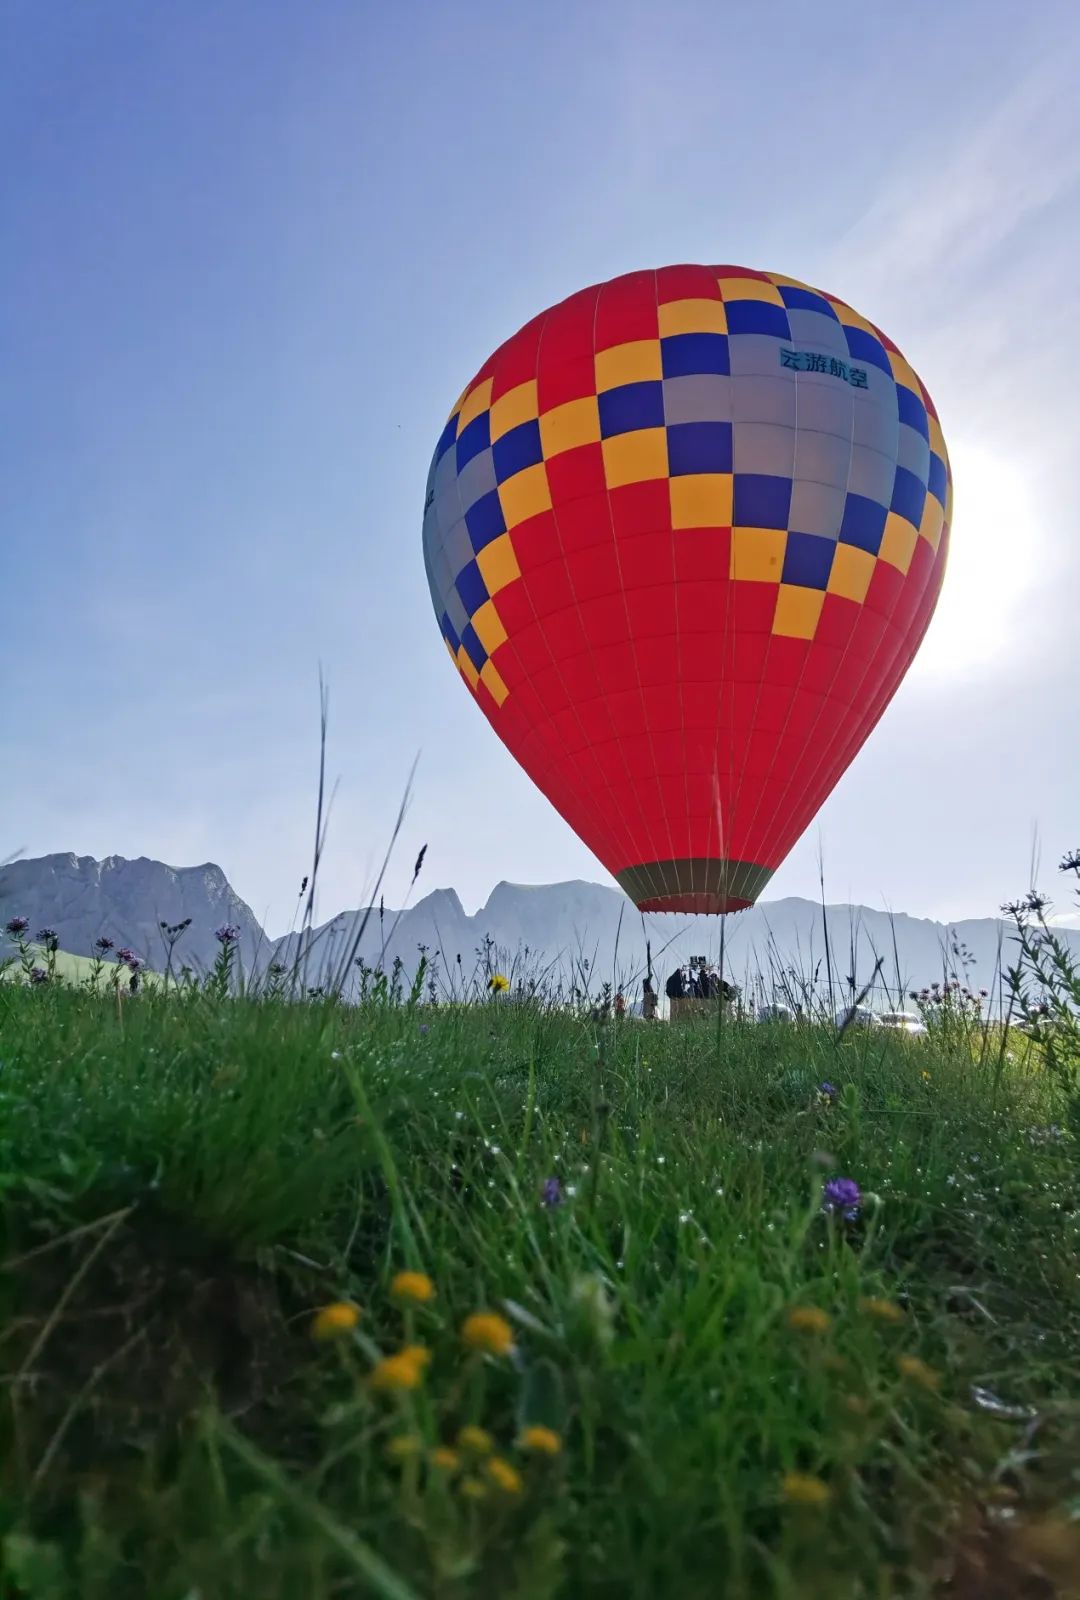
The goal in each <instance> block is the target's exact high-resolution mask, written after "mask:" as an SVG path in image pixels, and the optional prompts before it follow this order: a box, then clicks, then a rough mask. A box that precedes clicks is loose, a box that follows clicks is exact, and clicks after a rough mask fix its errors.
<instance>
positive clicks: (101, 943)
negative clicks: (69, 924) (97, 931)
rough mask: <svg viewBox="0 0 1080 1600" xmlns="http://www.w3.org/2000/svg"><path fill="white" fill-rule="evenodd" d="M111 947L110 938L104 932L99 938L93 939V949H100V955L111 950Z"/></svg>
mask: <svg viewBox="0 0 1080 1600" xmlns="http://www.w3.org/2000/svg"><path fill="white" fill-rule="evenodd" d="M112 948H113V941H112V940H111V939H107V938H106V937H105V935H104V934H102V935H101V938H100V939H95V940H94V949H95V950H100V951H101V954H102V955H105V953H106V951H108V950H111V949H112Z"/></svg>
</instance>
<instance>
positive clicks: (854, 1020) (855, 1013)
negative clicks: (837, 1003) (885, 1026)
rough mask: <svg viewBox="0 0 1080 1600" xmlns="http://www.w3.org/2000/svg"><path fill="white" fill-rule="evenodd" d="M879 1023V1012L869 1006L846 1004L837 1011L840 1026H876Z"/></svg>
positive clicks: (838, 1025)
mask: <svg viewBox="0 0 1080 1600" xmlns="http://www.w3.org/2000/svg"><path fill="white" fill-rule="evenodd" d="M879 1024H880V1018H879V1017H878V1015H877V1012H875V1011H871V1009H870V1007H869V1006H844V1007H842V1009H841V1010H839V1011H838V1012H837V1013H836V1026H837V1027H838V1028H876V1027H878V1026H879Z"/></svg>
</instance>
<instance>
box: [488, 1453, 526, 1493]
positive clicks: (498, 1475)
mask: <svg viewBox="0 0 1080 1600" xmlns="http://www.w3.org/2000/svg"><path fill="white" fill-rule="evenodd" d="M487 1475H488V1477H489V1478H490V1479H491V1481H492V1483H494V1484H497V1485H498V1487H499V1488H500V1489H501V1490H502V1491H503V1493H504V1494H520V1493H521V1488H522V1484H521V1473H520V1472H519V1471H518V1469H517V1468H516V1467H512V1466H511V1465H510V1463H509V1461H504V1460H503V1458H502V1456H492V1458H491V1460H490V1461H489V1462H488V1463H487Z"/></svg>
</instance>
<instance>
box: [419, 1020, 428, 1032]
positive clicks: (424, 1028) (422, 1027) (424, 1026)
mask: <svg viewBox="0 0 1080 1600" xmlns="http://www.w3.org/2000/svg"><path fill="white" fill-rule="evenodd" d="M427 1031H428V1025H427V1023H426V1022H422V1023H421V1024H420V1032H421V1033H426V1032H427Z"/></svg>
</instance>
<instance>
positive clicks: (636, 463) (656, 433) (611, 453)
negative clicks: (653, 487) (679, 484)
mask: <svg viewBox="0 0 1080 1600" xmlns="http://www.w3.org/2000/svg"><path fill="white" fill-rule="evenodd" d="M603 451H604V476H605V477H606V479H607V486H608V488H609V489H621V488H622V486H623V485H624V484H627V483H644V482H646V481H647V480H648V479H649V478H666V477H667V470H668V454H667V429H666V428H637V429H636V430H635V431H634V432H633V433H619V434H616V435H615V437H614V438H613V439H605V440H604V442H603Z"/></svg>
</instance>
